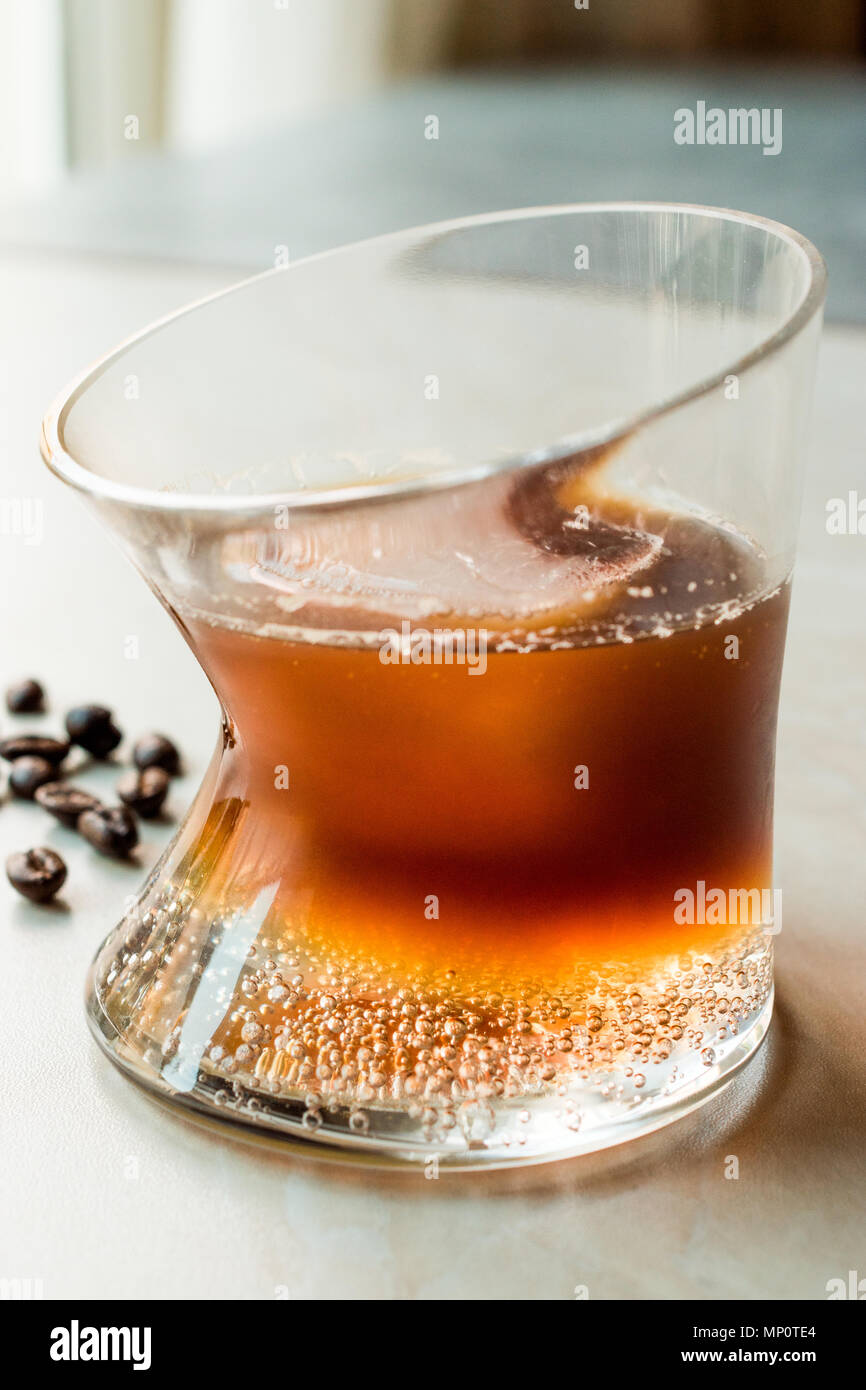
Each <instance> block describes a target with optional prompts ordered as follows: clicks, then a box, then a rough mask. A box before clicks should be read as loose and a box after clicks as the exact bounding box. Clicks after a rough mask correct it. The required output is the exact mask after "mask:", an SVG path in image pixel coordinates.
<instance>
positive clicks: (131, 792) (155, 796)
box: [117, 767, 169, 820]
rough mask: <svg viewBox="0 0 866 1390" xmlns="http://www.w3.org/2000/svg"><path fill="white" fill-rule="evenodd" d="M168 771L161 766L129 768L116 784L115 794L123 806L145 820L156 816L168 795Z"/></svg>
mask: <svg viewBox="0 0 866 1390" xmlns="http://www.w3.org/2000/svg"><path fill="white" fill-rule="evenodd" d="M168 780H169V779H168V773H167V772H166V771H165V770H164V768H161V767H145V768H143V769H142V770H141V771H140V772H139V770H138V769H137V768H130V770H129V772H124V774H123V776H122V777H121V779H120V781H119V782H118V784H117V795H118V796H119V797H120V799H121V801H122V802H123V803H124V805H125V806H129V807H130V809H131V810H133V811H135V813H136V815H138V816H142V817H143V818H144V819H145V820H151V819H152V818H153V817H154V816H158V815H159V813H160V811H161V810H162V806H163V802H164V801H165V798H166V796H167V795H168Z"/></svg>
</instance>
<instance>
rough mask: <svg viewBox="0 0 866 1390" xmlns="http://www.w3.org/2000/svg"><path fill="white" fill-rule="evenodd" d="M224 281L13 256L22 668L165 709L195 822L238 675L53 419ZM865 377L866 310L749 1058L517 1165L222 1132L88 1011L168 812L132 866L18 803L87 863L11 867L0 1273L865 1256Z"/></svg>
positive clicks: (55, 686)
mask: <svg viewBox="0 0 866 1390" xmlns="http://www.w3.org/2000/svg"><path fill="white" fill-rule="evenodd" d="M228 278H230V277H229V276H228V275H227V273H226V272H225V271H224V270H219V269H216V268H213V267H211V268H206V267H204V268H203V267H201V266H199V267H194V266H190V265H185V266H184V265H180V264H166V263H161V262H158V261H156V260H139V261H136V262H133V261H131V260H129V259H128V258H121V257H111V256H109V255H103V256H100V257H99V258H98V259H97V258H95V257H88V256H83V255H78V254H72V253H69V252H62V251H59V250H56V249H55V250H43V251H41V252H39V253H36V252H33V251H31V252H29V253H24V252H15V251H13V250H10V249H8V248H7V250H6V251H5V252H3V253H2V254H0V302H2V303H3V304H4V305H5V306H6V313H5V314H4V315H3V316H2V320H0V422H2V425H3V429H4V434H5V441H4V442H5V451H6V455H7V457H8V460H9V465H8V467H7V474H6V480H5V482H4V484H3V490H4V493H5V496H6V498H7V500H8V499H17V500H18V501H20V502H25V501H26V502H28V504H29V505H30V507H31V512H30V515H31V516H32V517H38V519H39V525H38V527H37V526H31V527H27V528H22V527H20V526H18V527H16V526H14V525H11V524H10V522H9V518H10V517H11V516H13V514H14V509H13V510H10V509H6V510H5V511H4V512H3V516H4V518H5V519H4V525H3V534H2V535H0V608H2V633H3V642H2V648H0V678H2V680H3V683H5V681H6V680H8V679H11V678H13V677H15V676H18V675H29V674H33V675H37V676H40V677H41V678H42V679H43V680H44V682H45V684H46V686H47V688H48V692H49V697H50V709H49V711H48V712H47V713H46V715H45V716H44V717H43V719H42V720H41V726H42V727H45V728H46V729H49V728H53V727H57V725H58V723H59V721H60V719H61V717H62V712H63V710H64V709H65V708H67V707H68V706H69V705H71V704H73V703H80V702H82V701H88V700H95V701H99V702H101V703H105V704H108V705H110V706H112V707H113V708H114V709H115V711H116V714H117V718H118V720H119V722H120V724H121V726H122V727H123V728H124V730H125V731H126V732H127V734H128V735H130V736H132V735H134V734H135V733H137V732H141V731H143V730H146V729H150V728H157V729H165V731H167V732H169V733H171V734H172V735H173V736H174V737H175V738H176V739H177V741H178V742H179V743H180V745H181V747H182V748H183V751H184V753H185V756H186V760H187V768H188V771H187V774H186V776H185V777H184V778H183V779H181V780H179V781H177V782H176V783H175V784H174V785H173V791H172V797H171V802H170V810H171V813H172V815H173V817H175V818H177V817H178V816H180V815H181V814H182V812H183V810H184V807H185V805H186V804H187V802H188V800H189V799H190V798H191V796H192V793H193V791H194V790H195V787H196V785H197V782H198V780H199V778H200V776H201V774H202V772H203V770H204V767H205V765H206V763H207V760H208V758H209V755H210V752H211V749H212V746H213V742H214V740H215V737H216V732H217V723H218V710H217V704H216V700H215V697H214V695H213V693H212V692H211V690H210V688H209V687H208V685H207V683H206V681H205V679H204V677H203V675H202V674H201V672H200V670H199V667H198V665H197V664H196V662H195V660H194V659H193V657H192V656H191V655H190V654H189V652H188V651H187V649H186V647H185V646H184V644H183V642H182V640H181V638H180V636H179V634H178V633H177V631H176V630H175V629H174V627H173V625H172V623H171V622H170V621H169V619H168V617H167V616H166V615H165V613H164V612H163V611H162V610H161V609H160V607H159V605H158V604H157V602H156V600H155V599H154V598H153V596H152V595H151V594H150V593H149V591H148V590H147V588H146V586H145V585H144V584H143V582H142V581H141V579H140V578H139V577H138V576H137V575H136V574H135V573H134V572H133V570H132V568H131V566H130V565H129V564H128V562H127V561H126V560H125V559H124V558H123V556H122V555H121V554H120V552H119V551H118V550H117V549H116V548H115V547H114V545H113V543H112V541H111V540H110V538H109V537H108V535H107V534H106V533H104V532H103V531H101V530H100V529H99V527H98V525H97V523H96V522H95V520H94V519H93V518H92V517H91V516H90V515H89V513H87V512H86V511H85V509H84V508H83V506H82V505H81V503H80V502H79V500H78V499H77V498H76V497H75V496H73V495H72V494H71V492H69V491H68V490H67V489H64V488H63V487H62V485H61V484H60V483H58V482H56V481H55V480H54V479H53V478H52V477H51V476H50V474H49V473H48V471H47V470H46V469H45V468H43V467H42V465H41V464H40V462H39V460H38V457H37V451H36V440H37V431H38V422H39V419H40V417H41V415H42V413H43V411H44V409H45V408H46V406H47V405H48V404H49V402H50V400H51V399H52V397H53V395H54V394H55V393H56V392H57V391H58V390H59V388H60V387H61V386H62V385H63V383H64V382H65V381H66V380H67V379H68V378H69V377H70V376H71V375H73V374H74V373H75V372H76V371H77V370H78V369H80V368H81V366H82V365H83V364H85V363H86V362H87V361H89V360H90V359H92V358H93V357H95V356H97V355H98V354H100V353H101V352H102V351H104V350H105V349H106V348H107V347H109V346H110V345H112V344H113V343H114V342H116V341H118V340H119V339H120V338H122V337H123V336H125V335H126V334H127V333H129V332H131V331H133V330H134V329H136V328H137V327H139V326H140V325H141V324H142V323H144V322H147V321H149V320H151V319H153V318H155V317H156V316H158V315H160V314H162V313H165V312H168V311H169V310H171V309H172V308H174V307H176V306H178V305H180V304H182V303H184V302H186V301H189V300H191V299H194V298H196V297H199V296H201V295H202V294H204V293H207V292H209V291H211V290H213V289H216V288H218V287H219V286H221V285H223V284H225V283H226V282H227V280H228ZM864 379H866V331H864V330H862V329H858V328H856V327H851V326H848V327H846V326H831V327H830V328H828V329H827V330H826V332H825V337H824V341H823V345H822V351H821V356H820V363H819V371H818V383H817V397H816V406H815V416H814V424H813V430H812V441H811V448H810V467H809V474H808V482H807V488H806V497H805V504H804V510H803V520H802V535H801V549H800V558H799V562H798V567H797V572H796V580H795V586H794V599H793V607H792V613H791V626H790V638H789V647H788V654H787V660H786V667H785V676H784V683H783V692H782V705H781V721H780V730H779V758H778V782H777V876H776V877H777V881H778V882H779V883H780V884H781V886H782V888H783V891H784V894H785V905H786V906H785V920H784V930H783V932H782V934H781V936H780V937H779V939H778V976H777V978H778V991H777V1005H776V1013H775V1019H774V1022H773V1025H772V1028H771V1031H770V1035H769V1038H768V1041H767V1042H766V1044H765V1045H764V1046H763V1048H762V1049H761V1051H760V1053H759V1054H758V1056H757V1058H756V1059H755V1060H754V1061H753V1063H752V1064H751V1065H750V1066H749V1068H748V1069H747V1071H746V1072H745V1073H744V1074H742V1075H741V1076H740V1077H739V1078H737V1079H736V1080H735V1082H734V1084H733V1085H732V1086H731V1087H730V1088H728V1090H726V1091H725V1092H724V1093H723V1094H722V1095H720V1096H718V1097H717V1098H716V1099H714V1100H713V1101H712V1102H710V1103H709V1104H708V1105H707V1106H705V1107H704V1108H703V1109H702V1110H700V1111H698V1112H697V1113H696V1114H694V1115H692V1116H690V1117H688V1118H687V1119H685V1120H683V1121H680V1122H678V1123H677V1124H675V1125H673V1126H670V1127H669V1128H667V1129H665V1130H662V1131H659V1132H657V1133H656V1134H654V1135H651V1136H648V1137H647V1138H645V1139H643V1140H638V1141H635V1142H632V1143H629V1144H625V1145H622V1146H620V1147H618V1148H615V1149H611V1150H608V1151H607V1152H605V1153H602V1154H599V1155H596V1156H593V1157H590V1158H585V1159H580V1160H573V1161H566V1162H560V1163H556V1164H552V1165H546V1166H542V1167H537V1168H532V1169H529V1170H526V1171H523V1172H520V1171H515V1170H511V1171H505V1172H499V1173H492V1174H491V1173H474V1172H472V1173H463V1174H460V1173H448V1172H447V1171H443V1172H442V1174H441V1176H440V1177H439V1179H438V1181H427V1180H425V1178H424V1175H423V1173H416V1172H414V1171H413V1172H408V1173H401V1172H390V1173H389V1172H377V1171H373V1170H370V1169H359V1168H353V1167H351V1166H346V1165H345V1164H337V1163H335V1162H330V1161H323V1160H319V1159H313V1158H307V1157H305V1156H304V1155H303V1154H298V1153H296V1152H289V1151H286V1152H277V1153H274V1152H271V1151H263V1150H260V1149H258V1148H256V1147H252V1146H250V1145H248V1144H246V1143H244V1142H243V1141H242V1140H240V1139H237V1138H235V1137H233V1136H229V1135H227V1134H221V1133H218V1132H214V1131H212V1130H203V1129H201V1128H199V1127H197V1126H196V1125H195V1124H194V1123H193V1122H192V1121H190V1120H187V1119H184V1118H182V1117H181V1116H179V1115H176V1114H173V1113H171V1112H170V1111H167V1110H166V1109H164V1108H162V1107H160V1106H158V1105H157V1104H156V1103H155V1102H154V1101H153V1100H151V1099H150V1098H149V1097H147V1096H146V1095H144V1094H143V1093H141V1092H140V1091H138V1090H137V1089H136V1088H134V1087H133V1086H132V1085H130V1084H129V1083H128V1082H127V1081H126V1080H125V1079H124V1078H123V1077H122V1076H121V1075H120V1074H119V1073H118V1072H116V1071H115V1070H114V1069H113V1068H112V1067H111V1066H110V1064H109V1063H108V1062H107V1061H106V1060H105V1059H104V1057H103V1056H102V1055H101V1054H99V1053H98V1052H97V1050H96V1047H95V1046H94V1044H93V1043H92V1042H91V1040H90V1037H89V1035H88V1031H87V1027H86V1024H85V1021H84V1014H83V1005H82V993H83V982H84V976H85V972H86V969H87V966H88V963H89V961H90V959H91V957H92V955H93V953H94V951H95V949H96V946H97V945H98V943H99V941H100V940H101V938H102V937H103V935H104V934H105V933H106V932H107V931H108V929H109V928H110V927H111V926H112V925H113V924H114V922H115V921H116V920H117V918H118V917H119V916H120V913H121V910H122V905H123V901H124V899H125V898H127V896H128V895H129V894H131V893H134V891H135V890H136V888H137V886H138V884H139V882H140V880H141V878H142V877H143V872H144V870H145V869H146V867H147V866H148V865H149V864H150V863H152V862H153V861H154V859H155V858H156V856H157V854H158V852H159V850H160V849H161V847H162V846H163V845H164V843H165V841H166V839H167V836H168V834H169V833H170V827H168V826H160V825H157V826H150V827H148V828H147V834H146V837H145V843H144V846H143V851H142V856H141V859H140V861H139V864H138V866H137V867H130V866H126V865H122V864H111V863H108V862H104V861H99V862H97V861H96V858H95V856H93V854H92V852H91V851H90V850H89V849H88V848H87V847H86V846H84V845H79V844H77V843H76V842H75V841H74V840H73V837H72V836H71V835H69V833H68V832H64V831H63V830H62V828H60V827H57V828H56V829H48V830H47V831H46V830H45V828H44V820H43V818H42V815H41V812H39V811H37V810H36V809H34V808H33V807H30V806H26V805H20V804H15V803H10V802H9V801H8V800H7V801H6V802H5V803H4V804H2V805H0V850H2V854H3V857H5V855H6V854H7V853H9V852H10V850H12V849H15V848H24V847H26V846H28V845H30V844H32V843H34V833H37V834H38V835H40V836H42V837H43V839H44V842H45V843H48V844H52V845H56V846H58V847H60V844H61V841H62V849H63V853H64V856H65V857H66V859H67V862H68V864H69V881H68V887H67V889H66V890H64V900H65V904H66V907H65V910H64V909H61V908H58V909H57V910H55V911H49V912H44V911H41V910H40V909H38V908H35V907H32V906H30V905H29V904H27V903H25V902H24V901H23V900H20V899H16V897H15V895H14V893H13V892H12V890H11V888H9V886H8V885H7V884H6V883H5V881H4V882H3V883H0V945H2V959H3V969H2V1009H0V1039H2V1042H0V1072H2V1083H0V1084H2V1096H3V1103H2V1108H0V1116H2V1120H0V1132H2V1144H0V1191H2V1193H3V1200H2V1203H0V1206H2V1219H0V1227H2V1229H0V1247H2V1251H0V1254H2V1258H0V1274H2V1275H3V1276H4V1277H7V1278H20V1279H34V1280H39V1281H41V1288H42V1291H43V1293H44V1295H45V1296H46V1297H57V1298H67V1297H68V1298H73V1297H86V1298H91V1297H92V1298H96V1297H120V1298H138V1297H161V1298H179V1299H186V1298H192V1297H200V1298H237V1299H274V1298H276V1299H297V1298H317V1299H318V1298H322V1299H350V1298H351V1299H373V1300H378V1299H424V1300H427V1299H447V1300H451V1299H570V1298H573V1297H574V1296H575V1289H576V1288H578V1287H579V1286H585V1287H586V1288H587V1289H588V1291H589V1296H590V1298H617V1299H633V1298H666V1299H668V1298H674V1299H679V1298H684V1297H697V1298H704V1299H712V1298H734V1297H745V1298H754V1299H762V1298H768V1297H781V1298H795V1297H804V1298H812V1299H821V1298H825V1297H826V1296H827V1294H826V1286H827V1282H828V1280H830V1279H833V1278H839V1277H841V1278H843V1279H847V1277H848V1271H849V1270H852V1269H853V1270H859V1271H860V1273H861V1274H866V1220H864V1218H866V1202H864V1193H866V1182H864V1178H866V1163H864V1148H866V1146H864V1138H866V1134H864V1131H866V1105H864V1077H866V1010H864V999H863V993H864V984H863V981H864V970H863V964H864V953H863V906H862V904H863V902H864V900H866V856H864V854H863V845H864V831H866V825H864V807H863V790H862V789H863V772H864V741H866V740H864V727H863V717H862V711H863V708H864V695H866V688H864V687H866V640H864V624H863V612H864V605H866V560H864V557H866V536H836V535H830V534H828V532H827V529H826V504H827V502H828V500H829V499H831V498H834V497H847V496H848V493H849V491H850V490H851V489H856V488H858V487H859V489H860V494H861V495H864V496H866V461H864V455H863V450H862V442H863V428H862V395H863V381H864ZM130 638H134V639H135V641H133V642H131V641H130ZM37 723H38V721H37ZM8 724H9V719H8V717H5V723H4V727H7V728H8ZM105 775H106V776H108V774H107V773H106V774H105ZM34 816H35V817H37V819H38V820H39V826H40V828H39V831H38V832H34V819H33V818H34ZM37 842H38V841H37ZM731 1155H735V1156H736V1157H737V1158H738V1160H739V1177H738V1178H737V1179H736V1180H731V1179H730V1178H728V1177H726V1171H727V1172H730V1165H729V1163H728V1159H729V1157H730V1156H731Z"/></svg>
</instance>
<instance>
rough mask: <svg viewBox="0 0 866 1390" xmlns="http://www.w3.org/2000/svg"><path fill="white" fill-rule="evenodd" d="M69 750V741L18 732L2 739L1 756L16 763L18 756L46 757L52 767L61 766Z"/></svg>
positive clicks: (0, 742) (9, 761) (8, 761)
mask: <svg viewBox="0 0 866 1390" xmlns="http://www.w3.org/2000/svg"><path fill="white" fill-rule="evenodd" d="M68 752H69V744H68V743H66V742H65V741H61V740H60V739H59V738H44V737H43V735H42V734H16V735H15V737H14V738H4V739H2V740H0V758H5V759H6V761H7V763H14V762H15V760H16V758H44V759H45V761H46V762H47V763H51V765H52V767H59V766H60V764H61V763H62V762H63V759H64V758H65V757H66V755H67V753H68Z"/></svg>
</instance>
